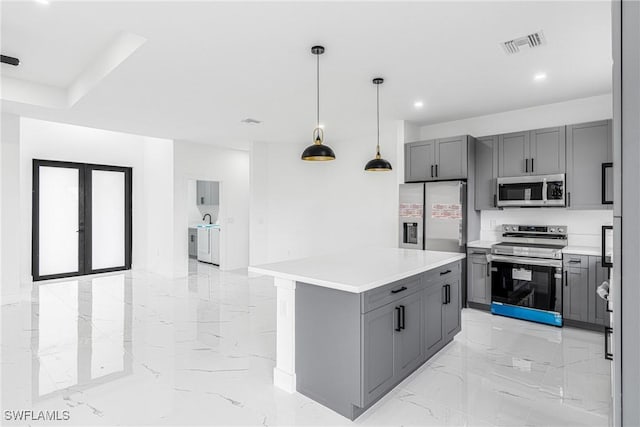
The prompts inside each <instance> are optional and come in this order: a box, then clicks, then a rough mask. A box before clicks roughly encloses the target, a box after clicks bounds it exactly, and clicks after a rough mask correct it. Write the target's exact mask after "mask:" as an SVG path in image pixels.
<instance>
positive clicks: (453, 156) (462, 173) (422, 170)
mask: <svg viewBox="0 0 640 427" xmlns="http://www.w3.org/2000/svg"><path fill="white" fill-rule="evenodd" d="M468 139H469V137H468V136H467V135H462V136H455V137H452V138H441V139H433V140H430V141H419V142H411V143H408V144H405V146H404V157H405V159H404V160H405V162H404V164H405V172H404V173H405V175H404V181H405V182H421V181H437V180H445V179H465V178H467V157H468V154H467V150H468Z"/></svg>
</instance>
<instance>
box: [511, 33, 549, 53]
mask: <svg viewBox="0 0 640 427" xmlns="http://www.w3.org/2000/svg"><path fill="white" fill-rule="evenodd" d="M546 43H547V41H546V39H545V38H544V34H543V33H542V31H538V32H536V33H533V34H529V35H527V36H523V37H518V38H517V39H513V40H509V41H506V42H504V43H502V47H503V48H504V50H505V52H507V55H513V54H514V53H518V52H520V50H521V49H522V48H525V47H529V48H531V49H533V48H534V47H538V46H542V45H544V44H546Z"/></svg>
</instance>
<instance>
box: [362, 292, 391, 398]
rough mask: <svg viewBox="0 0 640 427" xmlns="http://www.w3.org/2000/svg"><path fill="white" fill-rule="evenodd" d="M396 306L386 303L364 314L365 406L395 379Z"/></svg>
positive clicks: (386, 389) (383, 391)
mask: <svg viewBox="0 0 640 427" xmlns="http://www.w3.org/2000/svg"><path fill="white" fill-rule="evenodd" d="M396 307H397V305H396V304H387V305H384V306H382V307H380V308H377V309H375V310H372V311H370V312H368V313H366V314H364V315H363V325H362V327H363V334H364V337H363V365H364V366H363V378H362V381H363V390H364V405H365V406H366V405H368V404H369V403H371V402H372V401H374V400H375V399H376V398H378V397H379V396H381V395H382V394H384V393H385V392H386V391H388V389H389V387H390V386H391V385H392V384H393V382H394V380H395V376H394V363H393V356H394V348H393V346H394V340H395V331H394V329H395V328H396V327H397V326H398V325H397V320H398V319H397V310H396Z"/></svg>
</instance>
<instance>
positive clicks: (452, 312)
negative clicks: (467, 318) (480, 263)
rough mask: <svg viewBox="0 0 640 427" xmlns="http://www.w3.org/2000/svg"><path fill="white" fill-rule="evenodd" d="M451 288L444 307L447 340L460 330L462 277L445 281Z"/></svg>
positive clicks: (443, 320)
mask: <svg viewBox="0 0 640 427" xmlns="http://www.w3.org/2000/svg"><path fill="white" fill-rule="evenodd" d="M444 284H445V285H446V286H448V289H449V298H448V300H447V303H446V304H445V305H444V307H443V309H442V323H443V327H444V333H443V335H444V337H445V340H447V341H449V339H450V338H452V337H453V336H454V335H455V334H457V333H458V331H460V309H461V307H460V277H459V276H458V277H456V278H455V279H453V280H447V281H446V282H444Z"/></svg>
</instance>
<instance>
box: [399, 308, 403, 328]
mask: <svg viewBox="0 0 640 427" xmlns="http://www.w3.org/2000/svg"><path fill="white" fill-rule="evenodd" d="M400 320H401V321H402V322H401V323H400V325H399V326H400V329H404V305H401V306H400Z"/></svg>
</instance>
